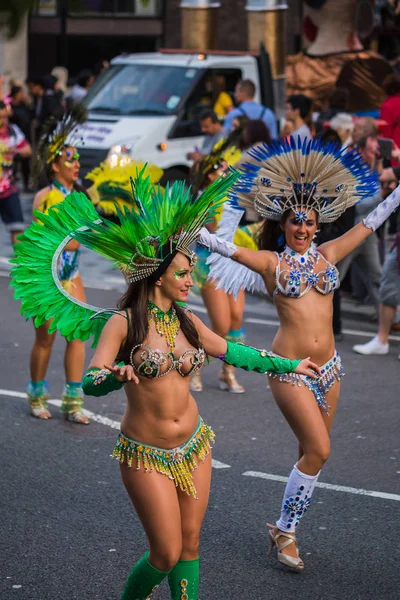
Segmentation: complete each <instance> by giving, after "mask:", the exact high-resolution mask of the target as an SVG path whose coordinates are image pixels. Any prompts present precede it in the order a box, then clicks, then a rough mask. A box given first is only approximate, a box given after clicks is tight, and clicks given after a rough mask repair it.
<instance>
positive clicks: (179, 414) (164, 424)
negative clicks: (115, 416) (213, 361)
mask: <svg viewBox="0 0 400 600" xmlns="http://www.w3.org/2000/svg"><path fill="white" fill-rule="evenodd" d="M145 343H146V344H148V345H149V346H150V347H151V348H153V349H154V350H156V349H159V350H161V351H162V352H168V347H167V345H166V343H165V340H163V339H161V340H160V338H159V336H157V334H154V333H153V332H151V333H150V335H149V337H148V339H147V340H146V341H145ZM189 348H191V346H190V344H189V343H188V341H187V340H186V338H185V337H184V336H183V334H182V332H180V333H179V334H178V338H177V343H176V348H175V356H176V357H179V356H181V355H182V354H183V352H185V350H188V349H189ZM139 380H140V383H139V384H137V385H136V384H125V392H126V396H127V400H128V404H127V407H126V410H125V413H124V416H123V418H122V421H121V431H122V433H123V434H124V435H126V436H127V437H130V438H132V439H134V440H136V441H138V442H143V443H144V444H149V445H151V446H158V447H159V448H176V447H177V446H181V445H182V444H184V443H185V442H186V441H187V440H188V439H189V438H190V436H191V435H192V434H193V432H194V431H195V429H196V427H197V424H198V419H199V413H198V409H197V404H196V402H195V400H194V398H193V396H192V395H191V393H190V389H189V385H190V377H182V376H181V375H179V373H178V372H177V371H176V370H172V371H170V372H169V373H167V375H165V377H160V378H158V379H148V378H146V377H141V376H139Z"/></svg>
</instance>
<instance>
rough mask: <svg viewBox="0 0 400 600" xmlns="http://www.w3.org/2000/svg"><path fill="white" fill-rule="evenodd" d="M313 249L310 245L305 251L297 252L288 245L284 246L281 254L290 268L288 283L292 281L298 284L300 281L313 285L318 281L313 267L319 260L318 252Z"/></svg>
mask: <svg viewBox="0 0 400 600" xmlns="http://www.w3.org/2000/svg"><path fill="white" fill-rule="evenodd" d="M313 250H314V248H313V247H312V246H311V247H310V248H309V249H308V250H307V252H305V253H304V254H299V253H298V252H295V251H294V250H292V249H291V248H290V246H285V249H284V251H283V256H284V259H285V262H286V264H288V265H289V267H290V268H291V273H290V281H289V284H290V285H292V283H294V284H296V285H299V284H300V283H301V282H304V283H306V282H307V283H310V284H311V285H315V284H316V283H317V282H318V275H317V274H316V273H314V267H315V265H316V264H317V262H318V260H319V254H318V253H317V252H313Z"/></svg>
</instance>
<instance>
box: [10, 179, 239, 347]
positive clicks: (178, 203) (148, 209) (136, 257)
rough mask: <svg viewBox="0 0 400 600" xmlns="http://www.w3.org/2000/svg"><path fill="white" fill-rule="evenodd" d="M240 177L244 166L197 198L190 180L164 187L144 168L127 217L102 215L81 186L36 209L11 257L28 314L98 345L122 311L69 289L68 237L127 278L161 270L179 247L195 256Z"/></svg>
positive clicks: (14, 277)
mask: <svg viewBox="0 0 400 600" xmlns="http://www.w3.org/2000/svg"><path fill="white" fill-rule="evenodd" d="M238 177H239V173H237V172H232V173H230V174H229V175H228V176H227V177H225V178H220V179H218V180H217V181H215V182H214V183H213V184H212V185H211V186H210V187H209V188H208V189H207V190H206V191H205V192H204V193H203V194H202V195H201V196H199V197H198V198H194V197H193V196H192V195H191V194H190V191H189V190H187V189H186V188H185V183H184V182H176V183H174V184H173V185H172V186H171V187H169V186H167V187H166V188H165V190H164V191H163V190H162V189H161V188H160V187H159V186H157V187H155V186H153V185H152V184H151V182H150V177H143V176H140V175H139V176H138V178H136V179H135V180H133V187H134V202H135V203H136V205H137V208H138V213H136V212H133V211H128V210H127V209H126V208H125V211H124V213H122V212H121V211H119V219H120V224H115V223H113V222H111V221H108V220H107V219H105V218H102V217H99V215H98V214H97V213H96V211H95V209H94V207H93V205H92V203H91V202H90V200H89V199H88V198H87V196H86V195H85V194H83V193H80V192H73V193H71V194H69V195H68V196H67V197H66V198H65V200H64V201H63V202H62V203H61V204H58V205H57V206H54V207H52V208H50V210H49V212H48V214H43V213H41V212H38V211H36V212H35V216H36V218H37V220H38V221H37V222H33V223H32V224H31V226H30V227H28V229H26V230H25V232H24V233H23V234H22V235H21V236H20V237H19V240H20V242H19V243H18V244H16V245H15V257H14V258H13V259H12V261H11V262H13V263H14V264H15V266H14V267H13V269H12V272H11V285H12V286H13V287H14V288H15V293H14V297H15V299H21V300H22V306H21V312H22V314H23V315H24V316H25V317H26V319H29V318H34V323H35V326H36V327H39V326H40V325H42V324H43V323H45V322H46V321H48V320H49V319H52V322H51V325H50V329H49V332H50V333H52V332H53V331H56V330H59V331H60V333H61V334H62V335H63V336H64V337H66V338H67V340H72V339H81V340H87V339H88V338H89V337H90V336H91V335H94V338H95V339H94V344H96V343H97V340H98V337H99V335H100V333H101V330H102V328H103V325H104V322H105V320H107V319H108V317H109V316H110V315H111V314H113V312H115V310H114V309H110V310H106V309H101V308H98V307H96V306H92V305H89V304H86V303H85V302H81V301H79V300H77V299H75V298H73V297H72V296H71V294H70V293H69V292H68V291H67V290H66V289H64V288H63V286H62V284H61V282H60V280H59V279H58V276H57V264H58V260H59V257H60V255H61V253H62V252H63V250H64V248H65V246H66V244H67V243H68V242H69V241H70V240H71V239H73V238H75V239H77V240H78V241H79V242H81V244H82V245H83V246H86V247H87V248H90V249H92V250H94V251H95V252H97V253H99V254H101V255H102V256H104V257H106V258H108V259H110V260H112V261H113V262H114V264H116V265H117V266H118V267H119V268H120V269H121V270H122V272H123V273H124V274H125V277H126V279H127V280H128V281H138V280H139V279H144V278H145V277H149V276H150V275H153V276H154V274H155V273H156V271H157V269H158V268H159V267H160V265H162V263H163V262H164V261H166V260H168V259H170V258H171V257H173V256H174V255H175V253H176V252H182V253H184V254H185V255H186V256H188V257H189V260H193V253H192V251H191V249H190V248H189V246H190V244H191V243H192V242H194V241H195V239H196V237H197V235H198V233H199V230H200V228H201V227H202V226H203V225H204V224H205V223H206V222H207V221H208V220H209V219H211V218H212V217H213V215H214V212H215V211H216V210H218V209H219V208H220V207H221V206H222V204H223V203H224V202H225V200H226V199H227V195H228V192H229V190H230V188H231V187H232V185H233V184H234V183H235V181H236V180H237V179H238ZM98 317H100V319H99V318H98Z"/></svg>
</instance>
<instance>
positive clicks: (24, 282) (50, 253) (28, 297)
mask: <svg viewBox="0 0 400 600" xmlns="http://www.w3.org/2000/svg"><path fill="white" fill-rule="evenodd" d="M35 216H36V218H37V219H38V222H33V223H32V224H31V225H30V227H28V229H26V231H25V232H24V233H23V234H22V235H21V236H20V237H19V240H20V242H19V243H17V244H16V245H15V256H14V258H13V259H12V260H11V262H12V263H15V266H14V267H13V268H12V271H11V286H12V287H14V290H15V291H14V298H15V299H16V300H17V299H21V313H22V315H23V316H24V317H25V318H26V319H27V320H28V319H31V318H33V319H34V324H35V327H39V326H40V325H43V323H45V322H46V321H47V320H49V319H52V322H51V325H50V328H49V332H50V333H53V332H54V331H56V330H59V331H60V333H61V335H63V336H64V337H65V338H66V339H67V340H68V341H71V340H73V339H80V340H82V341H85V340H87V339H89V338H90V337H91V336H92V335H93V337H94V343H93V345H94V346H95V345H96V344H97V341H98V338H99V336H100V333H101V330H102V329H103V326H104V324H105V322H106V321H107V319H108V318H109V317H110V316H111V314H113V312H114V311H113V310H112V309H111V310H102V309H101V308H97V307H96V306H91V305H90V304H86V303H85V302H80V301H79V300H77V299H76V298H73V297H72V296H71V295H70V294H69V293H68V292H67V291H66V290H65V289H64V288H63V287H62V285H61V283H60V281H59V279H58V276H57V260H58V257H59V255H60V253H61V252H62V251H63V249H64V247H65V244H67V243H68V242H69V241H70V240H71V239H72V237H71V233H72V232H74V231H75V230H76V229H78V228H80V227H82V224H83V221H85V222H89V223H90V222H95V221H98V220H99V216H98V214H97V213H96V211H95V209H94V207H93V205H92V203H91V202H90V201H89V200H88V198H87V197H86V195H85V194H82V193H80V192H75V193H72V194H70V195H69V196H68V197H67V198H66V199H65V200H64V201H63V202H62V203H61V204H59V205H57V206H55V207H53V208H50V210H49V212H48V214H47V215H46V214H43V213H40V212H38V211H35ZM95 315H97V316H98V318H94V317H95Z"/></svg>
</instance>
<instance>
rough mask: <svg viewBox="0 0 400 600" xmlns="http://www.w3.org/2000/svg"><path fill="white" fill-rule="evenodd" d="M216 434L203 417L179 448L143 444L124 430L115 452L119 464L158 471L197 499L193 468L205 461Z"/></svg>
mask: <svg viewBox="0 0 400 600" xmlns="http://www.w3.org/2000/svg"><path fill="white" fill-rule="evenodd" d="M214 437H215V434H214V432H213V430H212V429H211V427H209V426H208V425H206V424H205V423H204V421H203V419H202V418H201V417H199V422H198V425H197V428H196V429H195V431H194V432H193V434H192V435H191V436H190V438H189V439H188V440H187V441H186V442H185V443H184V444H182V445H181V446H177V447H176V448H159V447H157V446H152V445H149V444H143V443H142V442H138V441H137V440H133V439H131V438H128V437H126V436H125V435H124V434H123V433H122V432H121V433H120V434H119V435H118V439H117V443H116V445H115V447H114V449H113V452H112V454H111V457H112V458H115V459H116V460H117V461H118V462H119V463H121V464H123V463H125V464H126V465H127V466H128V467H132V466H133V463H134V461H135V464H136V469H137V470H139V469H141V468H143V469H144V470H145V471H157V472H158V473H161V474H162V475H166V476H167V477H168V478H169V479H172V480H173V481H174V482H175V485H176V486H177V487H179V489H181V490H182V491H183V492H186V493H187V494H188V495H190V496H193V497H194V498H197V493H196V488H195V485H194V482H193V477H192V471H194V470H195V469H197V466H198V465H197V461H196V459H197V460H198V461H200V462H202V461H204V459H205V458H206V456H207V455H208V453H209V451H210V449H211V447H212V444H213V442H214ZM195 457H196V458H195Z"/></svg>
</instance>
